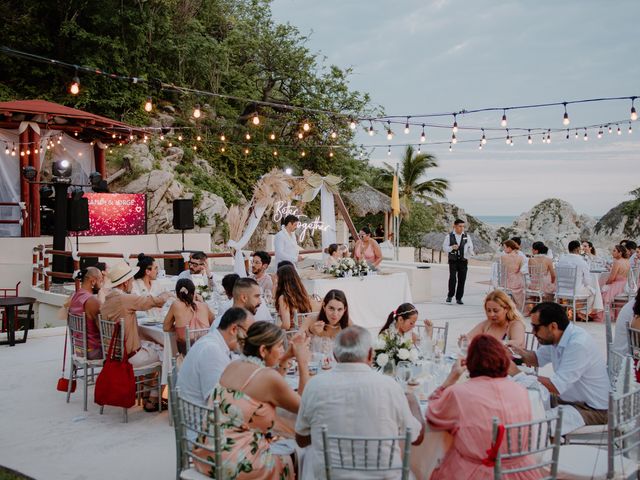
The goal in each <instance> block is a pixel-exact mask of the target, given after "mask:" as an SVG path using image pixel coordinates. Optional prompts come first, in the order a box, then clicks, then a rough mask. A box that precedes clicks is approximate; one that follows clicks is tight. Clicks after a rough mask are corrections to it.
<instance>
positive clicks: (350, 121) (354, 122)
mask: <svg viewBox="0 0 640 480" xmlns="http://www.w3.org/2000/svg"><path fill="white" fill-rule="evenodd" d="M349 128H350V129H351V130H355V129H356V121H355V120H354V119H353V118H351V119H349Z"/></svg>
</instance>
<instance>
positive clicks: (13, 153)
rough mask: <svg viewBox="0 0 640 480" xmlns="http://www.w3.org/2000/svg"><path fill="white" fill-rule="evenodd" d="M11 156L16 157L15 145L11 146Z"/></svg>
mask: <svg viewBox="0 0 640 480" xmlns="http://www.w3.org/2000/svg"><path fill="white" fill-rule="evenodd" d="M11 156H12V157H15V156H16V145H15V143H14V144H13V148H12V149H11Z"/></svg>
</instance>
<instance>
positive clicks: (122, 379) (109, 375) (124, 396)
mask: <svg viewBox="0 0 640 480" xmlns="http://www.w3.org/2000/svg"><path fill="white" fill-rule="evenodd" d="M119 329H120V324H117V325H116V327H115V328H114V330H113V336H112V337H111V342H110V343H109V352H108V354H107V358H106V359H105V361H104V365H103V367H102V371H101V372H100V374H99V375H98V378H97V379H96V388H95V402H96V403H97V404H98V405H101V406H104V405H111V406H113V407H122V408H131V407H133V405H134V404H135V403H136V379H135V377H134V375H133V366H132V365H131V364H130V363H129V358H128V355H127V347H126V344H125V347H124V352H123V354H122V360H117V359H115V358H113V351H114V349H115V341H116V340H117V339H118V333H119ZM123 334H124V333H123Z"/></svg>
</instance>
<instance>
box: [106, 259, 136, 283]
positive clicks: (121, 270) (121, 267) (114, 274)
mask: <svg viewBox="0 0 640 480" xmlns="http://www.w3.org/2000/svg"><path fill="white" fill-rule="evenodd" d="M138 270H140V267H133V268H131V266H130V265H129V264H128V263H125V262H120V263H118V264H117V265H116V266H115V267H113V268H110V269H109V280H110V281H111V286H112V287H116V286H118V285H120V284H121V283H124V282H126V281H127V280H129V279H130V278H132V277H133V276H134V275H135V274H136V273H138Z"/></svg>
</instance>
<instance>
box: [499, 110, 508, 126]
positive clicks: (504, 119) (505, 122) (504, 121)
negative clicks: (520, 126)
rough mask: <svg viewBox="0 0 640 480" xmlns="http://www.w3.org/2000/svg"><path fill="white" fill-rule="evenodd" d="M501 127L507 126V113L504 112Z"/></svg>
mask: <svg viewBox="0 0 640 480" xmlns="http://www.w3.org/2000/svg"><path fill="white" fill-rule="evenodd" d="M500 126H501V127H506V126H507V112H506V111H503V113H502V120H500Z"/></svg>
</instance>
